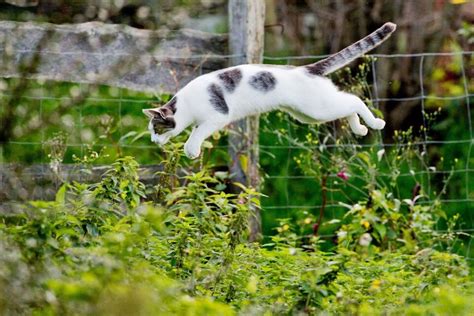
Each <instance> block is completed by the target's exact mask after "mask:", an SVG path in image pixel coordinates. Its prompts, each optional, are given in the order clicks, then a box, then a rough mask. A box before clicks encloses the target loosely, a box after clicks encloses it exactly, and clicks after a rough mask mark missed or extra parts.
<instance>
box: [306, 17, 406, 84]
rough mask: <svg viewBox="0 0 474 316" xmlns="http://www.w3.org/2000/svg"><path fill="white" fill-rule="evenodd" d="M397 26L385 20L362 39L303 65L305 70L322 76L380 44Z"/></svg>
mask: <svg viewBox="0 0 474 316" xmlns="http://www.w3.org/2000/svg"><path fill="white" fill-rule="evenodd" d="M396 28H397V26H396V25H395V24H394V23H391V22H387V23H385V24H384V25H383V26H382V27H380V28H378V29H377V30H376V31H375V32H372V33H371V34H369V35H367V36H366V37H364V38H363V39H361V40H359V41H357V42H355V43H354V44H352V45H350V46H347V47H346V48H344V49H343V50H341V51H339V52H337V53H335V54H333V55H331V56H329V57H328V58H326V59H323V60H320V61H318V62H316V63H314V64H309V65H306V66H303V67H305V68H306V70H307V71H308V72H309V73H310V74H311V75H315V76H323V75H327V74H330V73H331V72H334V71H336V70H338V69H340V68H342V67H344V66H346V65H347V64H349V63H350V62H351V61H353V60H354V59H356V58H357V57H360V56H362V55H364V54H365V53H367V52H368V51H370V50H372V49H374V48H375V47H377V46H379V45H380V44H382V43H383V42H384V41H385V40H386V39H387V38H389V37H390V35H392V33H393V32H394V31H395V29H396Z"/></svg>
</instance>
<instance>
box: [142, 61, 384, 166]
mask: <svg viewBox="0 0 474 316" xmlns="http://www.w3.org/2000/svg"><path fill="white" fill-rule="evenodd" d="M236 67H238V68H239V69H240V70H241V71H242V79H241V80H240V82H239V84H238V85H237V86H236V88H235V90H234V91H232V92H228V91H227V90H225V88H224V86H223V84H222V82H221V81H220V80H219V78H218V77H217V76H218V74H219V73H221V72H224V71H227V70H230V69H232V68H234V67H232V68H227V69H223V70H219V71H216V72H212V73H209V74H205V75H202V76H200V77H198V78H196V79H194V80H193V81H191V82H190V83H188V84H187V85H186V86H185V87H184V88H182V89H181V90H180V91H178V93H177V94H176V96H177V103H176V113H175V114H174V119H175V121H176V127H175V128H174V129H173V130H171V131H168V132H166V133H164V134H162V135H156V134H155V133H154V131H153V126H151V123H150V124H149V129H150V132H151V140H152V141H153V142H156V143H158V144H161V145H163V144H165V143H166V142H167V141H168V140H169V139H170V138H171V137H174V136H176V135H178V134H179V133H181V132H182V131H183V130H184V129H185V128H187V127H188V126H191V125H193V126H194V129H193V131H192V133H191V136H190V137H189V139H188V140H187V142H186V144H185V146H184V151H185V154H186V156H188V157H189V158H196V157H198V156H199V154H200V151H201V144H202V142H203V141H204V140H205V139H206V138H207V137H209V136H210V135H211V134H213V133H214V132H215V131H217V130H220V129H222V128H224V127H225V126H226V125H227V124H229V123H231V122H233V121H236V120H239V119H241V118H243V117H246V116H249V115H254V114H258V113H263V112H268V111H272V110H275V109H280V110H283V111H286V112H288V113H290V114H291V115H292V116H293V117H295V118H296V119H298V120H299V121H301V122H304V123H317V122H328V121H333V120H336V119H340V118H347V119H348V120H349V125H350V127H351V129H352V131H353V132H354V133H355V134H357V135H366V134H367V127H365V126H364V125H361V124H360V122H359V116H360V117H362V119H363V120H364V121H365V123H366V124H367V125H368V126H369V127H370V128H372V129H382V128H383V127H384V126H385V122H384V121H383V120H382V119H378V118H375V117H374V116H373V114H372V113H371V112H370V111H369V109H368V108H367V107H366V105H365V104H364V103H363V102H362V100H360V99H359V98H358V97H356V96H355V95H352V94H349V93H346V92H342V91H339V90H338V88H337V87H336V86H335V85H334V84H333V83H332V82H331V81H330V80H329V79H327V78H325V77H319V76H311V75H309V74H308V73H307V72H306V70H305V68H304V67H293V68H291V67H277V66H270V65H240V66H236ZM260 71H269V72H271V73H272V74H273V75H274V77H275V78H276V87H275V89H273V90H271V91H267V92H262V91H259V90H256V89H254V88H253V87H252V86H251V85H250V84H249V79H250V77H251V76H253V75H255V74H257V73H258V72H260ZM213 83H214V84H217V85H219V86H220V87H221V88H222V90H223V92H224V98H225V100H226V102H227V106H228V108H229V113H228V114H222V113H219V112H218V111H216V110H215V109H214V107H213V105H212V104H211V103H210V101H209V100H210V95H209V92H208V87H209V85H211V84H213Z"/></svg>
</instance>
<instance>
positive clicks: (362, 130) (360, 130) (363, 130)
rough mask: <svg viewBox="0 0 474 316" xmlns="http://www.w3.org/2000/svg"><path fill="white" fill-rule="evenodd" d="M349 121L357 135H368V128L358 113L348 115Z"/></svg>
mask: <svg viewBox="0 0 474 316" xmlns="http://www.w3.org/2000/svg"><path fill="white" fill-rule="evenodd" d="M347 120H348V121H349V126H350V127H351V130H352V132H354V134H356V135H360V136H365V135H367V132H368V129H367V127H365V126H364V125H362V124H360V120H359V116H358V115H357V114H356V113H353V114H351V115H349V116H348V117H347Z"/></svg>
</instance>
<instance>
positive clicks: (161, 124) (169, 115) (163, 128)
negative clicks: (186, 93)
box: [143, 98, 176, 135]
mask: <svg viewBox="0 0 474 316" xmlns="http://www.w3.org/2000/svg"><path fill="white" fill-rule="evenodd" d="M175 103H176V98H173V99H172V100H171V101H170V102H168V103H167V104H165V105H163V106H161V107H157V108H151V109H143V113H144V114H145V115H146V116H147V117H149V118H150V123H149V124H148V129H149V130H150V133H151V134H152V135H162V134H164V133H166V132H167V131H170V130H172V129H174V128H175V126H176V121H175V119H174V113H175V112H176V107H175Z"/></svg>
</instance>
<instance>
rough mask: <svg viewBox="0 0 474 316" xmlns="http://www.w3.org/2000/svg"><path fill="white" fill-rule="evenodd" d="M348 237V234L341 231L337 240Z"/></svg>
mask: <svg viewBox="0 0 474 316" xmlns="http://www.w3.org/2000/svg"><path fill="white" fill-rule="evenodd" d="M346 236H347V232H346V231H344V230H340V231H338V232H337V238H338V239H343V238H345V237H346Z"/></svg>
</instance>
